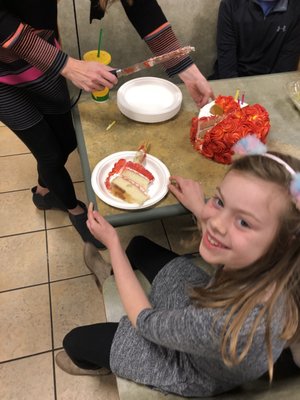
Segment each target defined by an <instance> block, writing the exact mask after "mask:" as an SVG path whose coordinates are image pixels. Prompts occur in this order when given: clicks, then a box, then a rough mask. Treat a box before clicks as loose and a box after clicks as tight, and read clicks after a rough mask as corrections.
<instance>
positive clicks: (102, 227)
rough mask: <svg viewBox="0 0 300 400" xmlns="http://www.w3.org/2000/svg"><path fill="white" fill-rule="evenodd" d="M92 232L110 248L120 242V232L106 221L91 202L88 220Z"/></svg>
mask: <svg viewBox="0 0 300 400" xmlns="http://www.w3.org/2000/svg"><path fill="white" fill-rule="evenodd" d="M86 224H87V227H88V228H89V230H90V232H91V234H92V235H93V236H94V237H95V238H96V239H97V240H99V241H100V242H101V243H103V244H104V245H105V246H106V247H107V248H108V250H110V249H112V248H113V247H114V246H115V245H116V244H117V243H119V237H118V233H117V231H116V230H115V228H114V227H113V226H112V225H111V224H110V223H109V222H107V221H106V219H105V218H103V217H102V215H100V214H99V213H98V211H94V210H93V203H90V204H89V208H88V220H87V222H86Z"/></svg>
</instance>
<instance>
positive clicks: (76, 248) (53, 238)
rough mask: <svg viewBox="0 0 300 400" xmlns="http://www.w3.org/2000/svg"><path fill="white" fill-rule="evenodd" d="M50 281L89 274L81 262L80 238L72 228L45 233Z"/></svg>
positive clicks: (81, 247) (81, 246)
mask: <svg viewBox="0 0 300 400" xmlns="http://www.w3.org/2000/svg"><path fill="white" fill-rule="evenodd" d="M47 236H48V257H49V270H50V280H51V281H55V280H60V279H66V278H72V277H75V276H79V275H84V274H88V273H90V271H89V270H88V269H87V267H86V266H85V264H84V260H83V245H84V242H83V241H82V239H81V237H80V236H79V234H78V233H77V231H76V230H75V229H74V227H73V226H69V227H66V228H58V229H51V230H48V231H47Z"/></svg>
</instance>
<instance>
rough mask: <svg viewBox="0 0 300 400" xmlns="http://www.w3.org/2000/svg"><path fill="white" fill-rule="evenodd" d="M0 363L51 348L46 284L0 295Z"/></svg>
mask: <svg viewBox="0 0 300 400" xmlns="http://www.w3.org/2000/svg"><path fill="white" fill-rule="evenodd" d="M0 315H1V324H0V343H1V354H0V357H1V359H0V361H6V360H10V359H14V358H18V357H23V356H27V355H30V354H35V353H39V352H43V351H47V350H49V349H51V327H50V305H49V290H48V285H41V286H35V287H30V288H25V289H19V290H14V291H11V292H4V293H0Z"/></svg>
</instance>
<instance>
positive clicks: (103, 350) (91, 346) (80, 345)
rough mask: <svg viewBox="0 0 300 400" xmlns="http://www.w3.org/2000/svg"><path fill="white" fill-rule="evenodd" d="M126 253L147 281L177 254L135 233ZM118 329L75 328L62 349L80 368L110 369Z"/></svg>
mask: <svg viewBox="0 0 300 400" xmlns="http://www.w3.org/2000/svg"><path fill="white" fill-rule="evenodd" d="M126 254H127V257H128V259H129V261H130V263H131V265H132V267H133V268H138V269H139V270H140V271H142V273H143V274H144V275H145V277H146V278H147V279H148V280H149V282H150V283H152V282H153V279H154V278H155V276H156V275H157V273H158V272H159V271H160V270H161V269H162V268H163V267H164V266H165V265H166V264H167V263H168V262H169V261H171V260H173V259H174V258H175V257H177V256H178V255H177V254H176V253H174V252H172V251H170V250H167V249H165V248H163V247H161V246H159V245H158V244H156V243H154V242H152V241H151V240H149V239H147V238H145V237H143V236H136V237H134V238H133V239H132V240H131V242H130V243H129V245H128V247H127V249H126ZM117 328H118V323H117V322H105V323H100V324H93V325H87V326H81V327H78V328H75V329H73V330H72V331H70V332H69V333H68V334H67V335H66V336H65V338H64V340H63V346H64V349H65V351H66V352H67V354H68V355H69V357H70V358H71V359H72V361H73V362H74V364H76V365H77V366H78V367H80V368H84V369H98V368H101V367H105V368H107V369H110V364H109V358H110V349H111V345H112V342H113V338H114V335H115V333H116V330H117Z"/></svg>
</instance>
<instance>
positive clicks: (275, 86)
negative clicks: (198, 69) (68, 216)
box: [74, 72, 300, 225]
mask: <svg viewBox="0 0 300 400" xmlns="http://www.w3.org/2000/svg"><path fill="white" fill-rule="evenodd" d="M299 79H300V72H290V73H281V74H273V75H263V76H255V77H243V78H235V79H226V80H218V81H211V85H212V87H213V90H214V93H215V95H216V96H217V95H218V94H222V95H234V94H235V92H236V89H240V90H241V91H244V92H245V101H246V102H247V103H248V104H253V103H260V104H261V105H263V106H264V107H265V108H266V109H267V110H268V112H269V115H270V121H271V130H270V133H269V135H268V141H267V143H268V147H269V148H270V149H273V150H275V149H276V150H280V151H283V152H287V153H290V154H293V155H295V156H297V157H300V113H299V111H298V110H297V109H296V108H295V106H294V105H293V103H292V102H291V100H290V99H289V98H288V95H287V92H286V90H285V85H286V83H287V82H289V81H291V80H299ZM179 87H180V89H181V91H182V94H183V103H182V107H181V110H180V112H179V113H178V114H177V115H176V116H175V117H174V118H172V119H171V120H169V121H165V122H162V123H156V124H146V123H140V122H135V121H132V120H130V119H128V118H127V117H125V116H124V115H122V114H121V112H120V111H119V109H118V107H117V103H116V91H114V90H112V91H111V93H110V99H109V101H107V102H106V103H102V104H98V103H95V102H93V101H92V100H91V98H90V95H89V94H84V95H83V96H82V98H81V100H80V101H79V103H78V110H77V111H76V112H75V114H74V122H75V127H76V132H77V138H78V142H79V151H80V155H81V160H82V164H83V170H84V175H85V182H86V188H87V193H88V197H89V200H90V201H93V202H95V201H96V202H97V204H96V205H97V208H98V209H99V210H100V211H101V213H102V214H103V215H105V216H106V217H107V218H108V219H109V220H110V221H111V222H112V223H113V224H114V225H126V224H129V223H136V222H142V221H145V220H149V219H155V218H161V217H164V216H169V215H175V214H180V213H184V212H186V210H185V209H184V208H183V207H181V206H179V205H178V202H177V200H176V199H175V198H174V196H173V195H172V194H170V193H168V194H167V195H166V197H165V198H164V199H163V200H161V201H160V202H159V203H157V204H156V205H155V206H153V207H151V208H149V209H147V210H141V211H129V212H128V211H126V210H120V209H117V208H113V207H111V206H109V205H107V204H105V203H104V202H102V201H101V200H100V199H99V198H98V197H97V198H96V196H95V195H94V193H93V190H92V188H91V184H90V172H91V171H92V170H93V169H94V167H95V165H96V164H97V163H98V162H99V161H100V160H102V159H103V158H105V157H106V156H108V155H110V154H112V153H115V152H118V151H124V150H136V149H137V147H138V146H139V144H140V143H142V142H143V141H148V142H150V143H151V148H150V153H151V154H152V155H153V156H155V157H157V158H159V159H160V160H161V161H162V162H163V163H165V165H166V166H167V167H168V169H169V171H170V173H171V175H181V176H184V177H188V178H192V179H195V180H199V181H201V182H202V183H203V185H204V189H205V192H206V195H207V196H210V195H212V194H213V191H214V189H215V187H216V185H217V184H218V183H219V181H220V179H221V177H222V176H223V173H224V172H225V171H226V168H227V167H226V166H225V165H222V164H218V163H216V162H214V161H210V160H209V159H207V158H205V157H203V156H202V155H200V154H198V153H197V152H196V151H195V150H194V149H193V147H192V145H191V143H190V139H189V134H190V126H191V120H192V118H193V117H194V116H197V115H198V110H197V108H196V106H195V104H194V103H193V101H192V99H191V98H190V96H189V95H188V94H187V92H186V90H185V87H184V85H182V84H180V85H179ZM112 121H116V123H115V124H114V125H113V127H112V128H111V129H110V130H108V131H106V128H107V126H108V125H109V124H110V123H111V122H112ZM124 213H125V214H126V215H124Z"/></svg>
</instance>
